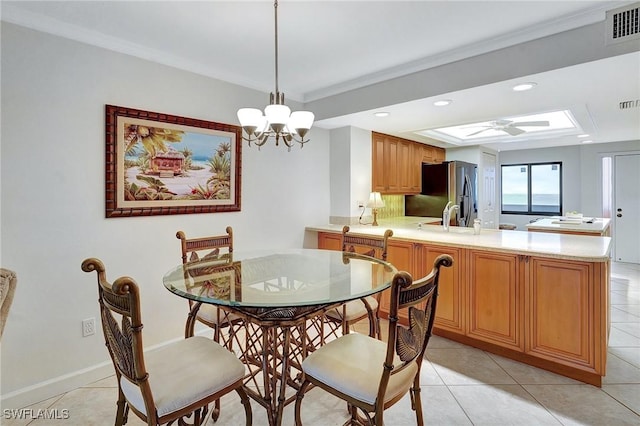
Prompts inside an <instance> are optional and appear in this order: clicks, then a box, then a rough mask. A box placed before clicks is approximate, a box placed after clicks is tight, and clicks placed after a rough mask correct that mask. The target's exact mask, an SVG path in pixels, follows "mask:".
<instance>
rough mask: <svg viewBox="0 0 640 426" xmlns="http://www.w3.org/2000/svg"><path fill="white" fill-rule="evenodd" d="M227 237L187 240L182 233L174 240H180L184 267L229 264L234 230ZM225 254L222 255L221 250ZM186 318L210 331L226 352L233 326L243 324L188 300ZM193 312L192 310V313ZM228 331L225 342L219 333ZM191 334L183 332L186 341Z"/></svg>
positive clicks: (215, 310) (215, 307) (230, 230)
mask: <svg viewBox="0 0 640 426" xmlns="http://www.w3.org/2000/svg"><path fill="white" fill-rule="evenodd" d="M226 232H227V234H226V235H213V236H210V237H200V238H192V239H187V237H186V236H185V233H184V232H182V231H178V232H177V233H176V238H178V239H179V240H180V250H181V253H182V263H183V264H186V263H189V262H194V261H198V260H207V259H212V260H213V259H224V258H227V259H229V261H231V257H232V256H233V229H232V228H231V227H230V226H227V228H226ZM221 249H223V250H226V252H221V251H220V250H221ZM189 308H190V313H189V315H196V320H197V321H198V322H201V323H202V324H205V325H207V326H209V327H211V328H212V329H213V340H215V341H216V342H218V343H223V344H225V345H226V346H227V347H228V348H229V349H233V347H232V342H233V329H232V326H234V325H239V324H242V320H241V319H240V318H239V317H238V316H236V315H234V314H232V313H230V312H229V311H227V310H225V309H224V308H221V307H217V306H214V305H210V304H206V303H205V304H200V303H197V302H194V301H193V300H191V299H189ZM194 308H195V309H194ZM223 328H229V329H230V333H229V334H230V336H229V337H228V338H225V336H224V335H222V333H221V329H223ZM192 334H193V330H185V337H188V336H190V335H192Z"/></svg>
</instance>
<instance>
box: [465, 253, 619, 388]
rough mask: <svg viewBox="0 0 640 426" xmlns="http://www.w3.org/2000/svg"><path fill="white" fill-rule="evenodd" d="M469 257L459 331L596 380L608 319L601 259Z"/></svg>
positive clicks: (525, 358) (532, 360)
mask: <svg viewBox="0 0 640 426" xmlns="http://www.w3.org/2000/svg"><path fill="white" fill-rule="evenodd" d="M469 259H470V262H469V263H470V267H469V271H470V273H469V282H468V292H469V297H468V306H467V308H466V309H465V311H466V312H468V313H469V320H468V331H467V333H466V336H467V337H471V338H473V339H475V340H479V341H482V342H487V343H490V344H491V345H497V346H500V347H504V348H507V349H511V350H513V351H515V352H512V353H506V354H504V355H506V356H509V357H511V358H513V359H516V360H520V361H523V362H528V363H530V364H532V365H536V366H538V367H541V368H547V369H549V370H551V371H555V372H557V373H560V374H565V375H569V377H573V378H576V379H578V380H582V381H585V382H587V383H591V384H594V385H597V386H600V384H601V376H603V375H604V372H605V367H606V350H607V335H608V322H609V319H608V317H609V314H608V312H609V300H608V294H609V285H608V283H609V277H608V273H609V272H608V263H593V262H578V261H569V260H562V259H550V258H543V257H536V256H528V255H520V254H504V253H495V252H483V251H477V250H473V251H470V254H469ZM472 344H473V342H472ZM480 347H481V348H483V349H489V350H490V349H491V348H487V347H485V346H482V345H480ZM501 354H503V353H501ZM519 354H522V358H521V357H520V356H519ZM567 367H569V368H571V369H572V371H571V372H570V374H567Z"/></svg>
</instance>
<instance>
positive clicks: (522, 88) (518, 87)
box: [513, 83, 537, 92]
mask: <svg viewBox="0 0 640 426" xmlns="http://www.w3.org/2000/svg"><path fill="white" fill-rule="evenodd" d="M536 86H537V84H536V83H521V84H518V85H516V86H513V90H515V91H516V92H524V91H525V90H531V89H533V88H534V87H536Z"/></svg>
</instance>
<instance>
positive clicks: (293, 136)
mask: <svg viewBox="0 0 640 426" xmlns="http://www.w3.org/2000/svg"><path fill="white" fill-rule="evenodd" d="M273 9H274V12H275V13H274V14H275V46H276V49H275V58H276V61H275V64H276V91H275V93H274V92H271V94H270V95H269V105H267V106H266V108H265V109H264V115H262V111H260V110H259V109H257V108H240V109H239V110H238V120H240V125H241V126H242V130H243V136H242V139H243V140H246V141H247V142H249V146H251V142H253V143H255V144H256V145H257V146H258V147H261V146H262V145H264V144H265V143H267V140H268V139H269V138H270V137H273V138H274V139H275V140H276V146H278V143H279V141H280V140H281V139H282V141H283V142H284V144H285V145H286V146H287V148H289V150H291V147H292V146H293V145H294V142H297V143H299V144H300V147H302V146H303V145H304V144H305V143H307V142H309V139H306V140H305V139H304V137H305V135H306V134H307V132H308V131H309V129H311V125H312V124H313V119H314V115H313V113H312V112H310V111H294V112H291V109H289V107H288V106H286V105H285V104H284V93H280V91H279V90H278V0H275V1H274V3H273Z"/></svg>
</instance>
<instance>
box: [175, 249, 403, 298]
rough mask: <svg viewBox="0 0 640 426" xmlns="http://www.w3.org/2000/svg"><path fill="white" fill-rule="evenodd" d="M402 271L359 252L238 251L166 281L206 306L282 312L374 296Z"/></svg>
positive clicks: (185, 269)
mask: <svg viewBox="0 0 640 426" xmlns="http://www.w3.org/2000/svg"><path fill="white" fill-rule="evenodd" d="M396 272H397V270H396V268H395V267H394V266H393V265H391V264H390V263H388V262H385V261H382V260H378V259H375V258H372V257H368V256H363V255H359V254H355V253H343V252H340V251H332V250H319V249H285V250H263V251H239V250H238V251H234V252H233V253H232V254H231V255H220V256H205V257H204V258H203V259H202V260H199V261H195V262H188V263H186V264H184V265H180V266H178V267H176V268H174V269H172V270H171V271H169V272H168V273H167V274H166V275H165V276H164V278H163V282H164V285H165V287H166V288H167V289H168V290H169V291H171V292H172V293H174V294H177V295H179V296H182V297H185V298H188V299H192V300H195V301H199V302H203V303H210V304H215V305H223V306H234V307H252V308H282V307H298V306H314V305H327V304H334V303H340V302H346V301H349V300H353V299H359V298H361V297H365V296H369V295H372V294H375V293H377V292H380V291H383V290H385V289H387V288H389V287H390V286H391V281H392V279H393V276H394V275H395V273H396Z"/></svg>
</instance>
